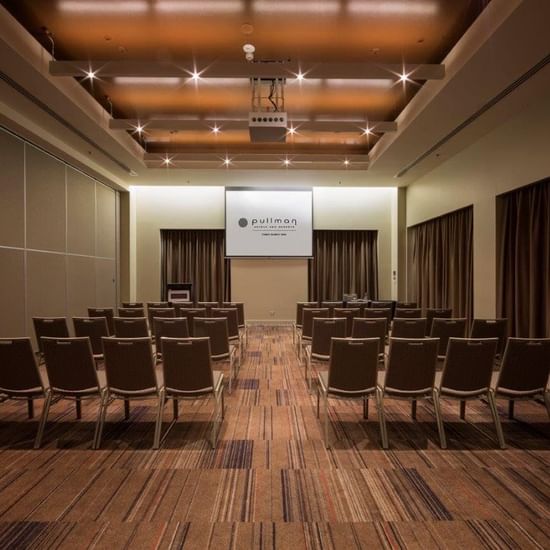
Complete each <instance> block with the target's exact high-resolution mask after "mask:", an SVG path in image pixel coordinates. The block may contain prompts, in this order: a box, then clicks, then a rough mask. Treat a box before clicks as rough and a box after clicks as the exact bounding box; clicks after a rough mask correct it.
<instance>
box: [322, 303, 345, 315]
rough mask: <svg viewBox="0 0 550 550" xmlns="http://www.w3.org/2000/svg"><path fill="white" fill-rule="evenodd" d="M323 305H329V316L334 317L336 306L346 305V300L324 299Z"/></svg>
mask: <svg viewBox="0 0 550 550" xmlns="http://www.w3.org/2000/svg"><path fill="white" fill-rule="evenodd" d="M321 307H323V308H325V307H328V316H329V317H333V316H334V308H335V307H344V302H338V301H327V300H324V301H322V302H321Z"/></svg>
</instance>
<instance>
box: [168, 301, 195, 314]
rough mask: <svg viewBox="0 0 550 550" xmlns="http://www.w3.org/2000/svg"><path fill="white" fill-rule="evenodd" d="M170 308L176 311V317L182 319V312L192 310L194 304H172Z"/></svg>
mask: <svg viewBox="0 0 550 550" xmlns="http://www.w3.org/2000/svg"><path fill="white" fill-rule="evenodd" d="M172 307H173V308H174V310H175V311H176V317H183V313H182V310H186V309H193V308H194V307H195V304H194V303H193V302H174V303H173V304H172Z"/></svg>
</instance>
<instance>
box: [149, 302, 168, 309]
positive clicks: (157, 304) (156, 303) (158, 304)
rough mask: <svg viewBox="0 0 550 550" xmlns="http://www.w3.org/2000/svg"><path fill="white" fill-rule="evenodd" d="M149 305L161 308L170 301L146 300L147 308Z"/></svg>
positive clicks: (165, 306)
mask: <svg viewBox="0 0 550 550" xmlns="http://www.w3.org/2000/svg"><path fill="white" fill-rule="evenodd" d="M150 307H154V308H161V309H163V308H167V307H170V302H147V309H149V308H150Z"/></svg>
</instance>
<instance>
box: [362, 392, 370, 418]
mask: <svg viewBox="0 0 550 550" xmlns="http://www.w3.org/2000/svg"><path fill="white" fill-rule="evenodd" d="M363 418H365V419H368V418H369V398H368V396H366V395H365V397H363Z"/></svg>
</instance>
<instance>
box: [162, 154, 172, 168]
mask: <svg viewBox="0 0 550 550" xmlns="http://www.w3.org/2000/svg"><path fill="white" fill-rule="evenodd" d="M162 164H164V166H170V165H171V164H172V159H171V158H170V157H169V156H168V155H166V156H165V157H164V158H163V159H162Z"/></svg>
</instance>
